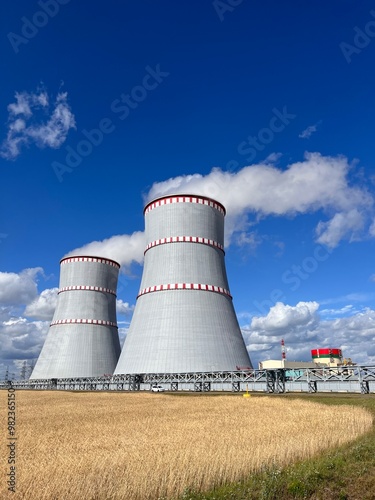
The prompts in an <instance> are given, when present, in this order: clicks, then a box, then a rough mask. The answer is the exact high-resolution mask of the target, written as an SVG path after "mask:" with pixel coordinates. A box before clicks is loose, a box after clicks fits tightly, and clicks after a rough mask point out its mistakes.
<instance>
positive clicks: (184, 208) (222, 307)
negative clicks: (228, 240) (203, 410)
mask: <svg viewBox="0 0 375 500" xmlns="http://www.w3.org/2000/svg"><path fill="white" fill-rule="evenodd" d="M144 214H145V226H146V238H147V243H148V244H147V247H146V249H145V261H144V270H143V276H142V282H141V288H140V291H139V294H138V297H137V303H136V307H135V310H134V315H133V318H132V321H131V325H130V328H129V331H128V334H127V337H126V340H125V343H124V347H123V350H122V353H121V356H120V359H119V362H118V365H117V367H116V370H115V374H125V373H129V374H131V373H138V374H141V373H181V372H205V371H206V372H207V371H233V370H236V369H238V367H242V368H243V367H251V363H250V359H249V356H248V353H247V350H246V346H245V343H244V340H243V338H242V335H241V331H240V328H239V325H238V322H237V318H236V315H235V312H234V308H233V304H232V297H231V295H230V292H229V287H228V281H227V276H226V270H225V263H224V247H223V244H224V216H225V209H224V207H223V206H222V205H221V204H220V203H218V202H217V201H214V200H211V199H209V198H204V197H197V196H192V195H179V196H167V197H163V198H158V199H156V200H154V201H152V202H150V203H149V204H148V205H147V206H146V207H145V210H144Z"/></svg>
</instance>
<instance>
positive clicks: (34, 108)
mask: <svg viewBox="0 0 375 500" xmlns="http://www.w3.org/2000/svg"><path fill="white" fill-rule="evenodd" d="M15 97H16V102H14V103H11V104H9V106H8V111H9V117H8V133H7V138H6V139H5V140H4V141H3V143H2V146H1V150H0V155H1V156H2V157H3V158H5V159H7V160H12V159H15V158H16V157H17V156H19V154H20V153H21V149H22V147H23V146H28V145H30V144H31V143H34V144H36V146H37V147H39V148H41V149H42V148H45V147H50V148H53V149H57V148H59V147H60V146H61V145H62V144H63V143H64V141H65V139H66V137H67V135H68V132H69V130H70V129H71V128H75V119H74V115H73V113H72V111H71V108H70V106H69V104H68V102H67V97H68V94H67V93H66V92H60V93H59V94H58V95H57V98H56V100H55V102H54V105H53V106H54V107H53V108H52V110H50V104H49V96H48V94H47V93H46V91H44V90H42V91H37V92H16V94H15ZM38 111H41V112H42V118H40V119H41V120H42V121H36V120H35V113H36V112H38ZM46 116H47V119H46V118H45V117H46ZM32 118H34V120H32V121H31V122H30V120H31V119H32Z"/></svg>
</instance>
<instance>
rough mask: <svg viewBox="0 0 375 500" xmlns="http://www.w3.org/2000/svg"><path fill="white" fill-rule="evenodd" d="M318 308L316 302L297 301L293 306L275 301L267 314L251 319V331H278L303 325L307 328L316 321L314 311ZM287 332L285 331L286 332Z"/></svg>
mask: <svg viewBox="0 0 375 500" xmlns="http://www.w3.org/2000/svg"><path fill="white" fill-rule="evenodd" d="M318 308H319V304H318V303H317V302H298V304H297V305H296V306H295V307H292V306H289V305H285V304H283V303H282V302H277V303H276V304H275V305H274V306H273V307H271V309H270V311H269V313H268V314H267V316H263V317H257V316H255V317H254V318H253V319H252V321H251V328H252V330H253V331H258V332H262V331H266V330H267V331H269V332H278V331H280V330H283V331H285V329H286V328H288V330H292V329H295V328H297V327H300V326H303V327H304V328H308V327H309V326H310V325H311V324H314V323H315V322H316V312H317V310H318ZM286 333H287V332H286Z"/></svg>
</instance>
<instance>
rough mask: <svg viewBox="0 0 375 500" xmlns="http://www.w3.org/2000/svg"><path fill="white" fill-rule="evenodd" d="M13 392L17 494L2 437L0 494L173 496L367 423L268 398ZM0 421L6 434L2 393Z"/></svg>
mask: <svg viewBox="0 0 375 500" xmlns="http://www.w3.org/2000/svg"><path fill="white" fill-rule="evenodd" d="M16 398H17V399H16V404H17V436H18V441H17V450H16V452H17V457H16V460H17V464H16V467H17V469H16V474H17V476H16V482H17V486H16V494H9V493H8V492H7V488H6V479H5V473H6V471H7V467H8V466H7V464H6V454H7V450H6V444H5V445H2V450H1V455H0V460H1V465H2V468H1V470H2V477H1V484H0V498H13V499H27V500H33V499H38V500H39V499H40V500H42V499H56V500H60V499H61V500H62V499H64V500H65V499H67V500H75V499H77V500H78V499H85V500H86V499H88V500H89V499H96V500H102V499H103V500H104V499H105V500H107V499H114V500H115V499H118V500H120V499H121V500H123V499H125V500H155V499H157V498H160V497H165V498H172V497H176V496H177V495H179V494H181V493H182V492H183V490H184V489H185V488H187V487H193V488H195V489H200V490H207V489H209V488H212V487H213V486H214V485H219V484H222V483H225V482H230V481H235V480H239V479H241V478H243V477H245V476H246V475H248V474H249V473H250V472H252V471H256V470H259V468H261V467H263V466H265V465H271V464H273V463H275V464H278V465H280V466H282V465H286V464H289V463H291V462H292V461H295V460H298V459H304V458H308V457H311V456H312V455H315V454H317V453H319V452H320V451H321V450H323V449H325V448H328V447H332V446H336V445H340V444H343V443H346V442H348V441H350V440H353V439H354V438H356V437H357V436H358V435H359V434H361V433H364V432H366V431H367V430H369V429H370V428H371V426H372V416H371V415H370V414H369V413H368V412H366V411H365V410H363V409H360V408H354V407H350V406H340V407H335V406H326V405H320V404H315V403H310V402H305V401H301V400H290V399H282V398H273V397H256V396H252V397H251V398H248V399H246V398H243V397H241V396H240V395H238V396H231V395H227V396H225V395H223V396H205V395H200V396H194V395H191V396H184V397H171V396H169V395H165V394H149V393H134V394H128V393H112V394H111V393H71V392H27V391H17V392H16ZM1 421H2V422H3V425H2V434H3V436H2V437H6V391H1ZM2 443H4V440H2Z"/></svg>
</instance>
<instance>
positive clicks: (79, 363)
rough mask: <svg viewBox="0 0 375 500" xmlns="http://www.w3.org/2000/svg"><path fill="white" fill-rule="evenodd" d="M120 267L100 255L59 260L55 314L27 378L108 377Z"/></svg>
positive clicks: (114, 357) (115, 351) (115, 348)
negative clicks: (31, 371)
mask: <svg viewBox="0 0 375 500" xmlns="http://www.w3.org/2000/svg"><path fill="white" fill-rule="evenodd" d="M119 269H120V265H119V264H118V263H117V262H115V261H113V260H109V259H104V258H101V257H91V256H90V257H86V256H85V257H84V256H72V257H66V258H64V259H62V260H61V261H60V286H59V292H58V301H57V306H56V310H55V314H54V316H53V319H52V323H51V325H50V329H49V331H48V334H47V338H46V341H45V343H44V346H43V349H42V351H41V353H40V355H39V358H38V361H37V362H36V364H35V367H34V370H33V373H32V375H31V377H30V378H31V379H51V378H70V377H96V376H100V375H105V374H112V373H113V371H114V369H115V367H116V364H117V361H118V358H119V355H120V351H121V348H120V342H119V337H118V330H117V320H116V290H117V280H118V273H119Z"/></svg>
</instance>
